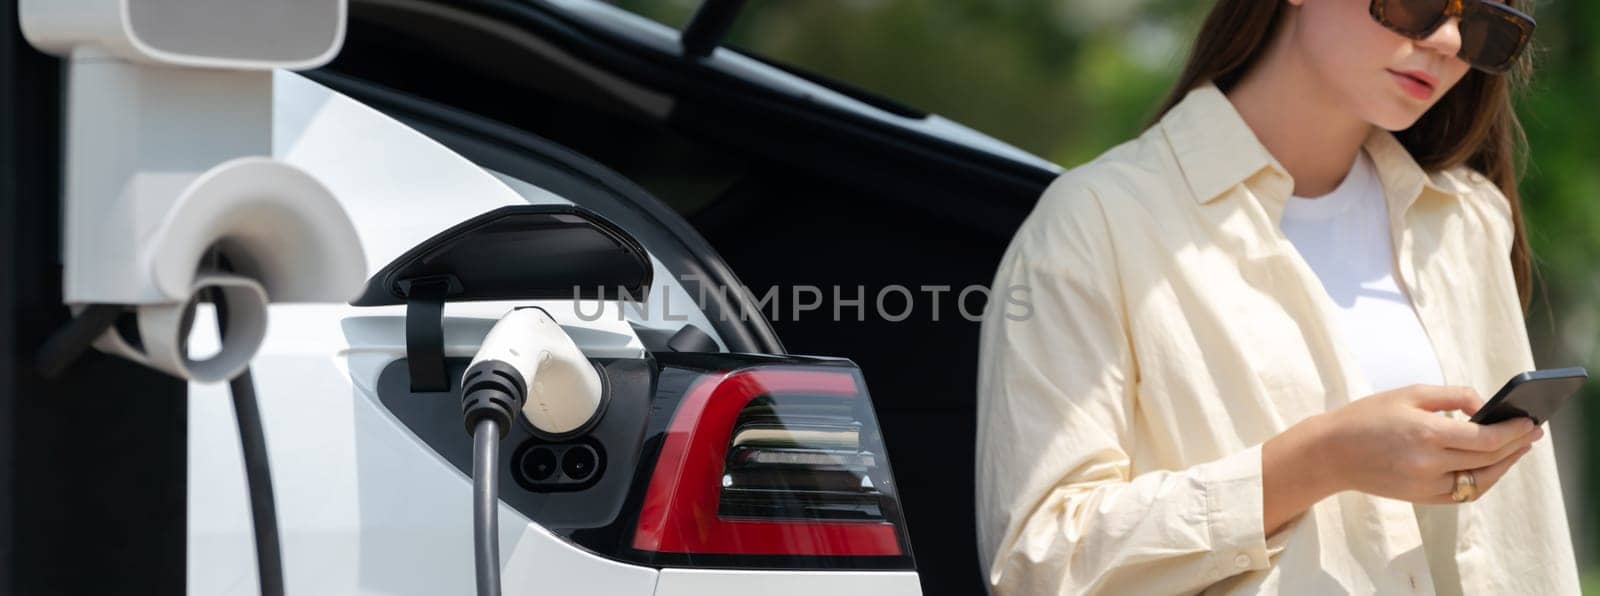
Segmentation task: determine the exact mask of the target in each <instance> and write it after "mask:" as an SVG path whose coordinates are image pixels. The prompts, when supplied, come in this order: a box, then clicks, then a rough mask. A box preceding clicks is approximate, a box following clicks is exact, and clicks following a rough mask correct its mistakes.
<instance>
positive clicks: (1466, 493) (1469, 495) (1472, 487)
mask: <svg viewBox="0 0 1600 596" xmlns="http://www.w3.org/2000/svg"><path fill="white" fill-rule="evenodd" d="M1450 498H1452V499H1455V501H1456V502H1457V503H1465V502H1467V501H1471V500H1473V499H1476V498H1478V477H1477V476H1474V475H1473V474H1472V470H1458V471H1457V472H1456V488H1455V490H1453V491H1450Z"/></svg>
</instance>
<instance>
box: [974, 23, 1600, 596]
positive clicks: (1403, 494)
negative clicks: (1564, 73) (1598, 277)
mask: <svg viewBox="0 0 1600 596" xmlns="http://www.w3.org/2000/svg"><path fill="white" fill-rule="evenodd" d="M1507 4H1512V5H1517V4H1522V2H1511V3H1507ZM1507 4H1502V3H1491V2H1488V1H1483V2H1480V1H1476V0H1448V1H1447V0H1280V1H1275V2H1273V1H1267V0H1221V1H1220V2H1218V3H1217V5H1216V7H1215V8H1214V9H1213V10H1212V12H1211V14H1210V16H1209V17H1208V18H1207V19H1206V21H1205V24H1204V26H1203V30H1202V31H1201V33H1200V36H1199V39H1198V41H1197V43H1196V44H1195V47H1194V51H1193V55H1192V57H1191V58H1190V61H1189V64H1188V66H1187V68H1186V69H1185V70H1184V73H1183V75H1182V78H1181V81H1180V83H1179V84H1178V86H1177V88H1176V90H1175V91H1174V92H1173V94H1172V97H1171V98H1170V99H1169V100H1168V101H1167V102H1166V105H1165V107H1164V108H1163V109H1162V110H1161V115H1160V116H1159V117H1158V120H1157V121H1156V122H1155V123H1154V124H1153V125H1152V126H1150V127H1149V128H1148V129H1147V130H1145V131H1144V132H1143V133H1142V134H1140V135H1139V136H1138V137H1137V138H1135V139H1133V140H1131V141H1128V142H1127V143H1124V144H1122V145H1119V146H1117V147H1115V148H1112V149H1111V150H1109V151H1107V152H1106V153H1104V154H1102V155H1101V156H1099V157H1098V158H1096V159H1094V160H1093V161H1091V162H1089V163H1087V164H1084V165H1081V166H1079V167H1076V168H1073V169H1071V170H1070V171H1068V172H1066V173H1064V174H1063V175H1061V176H1060V177H1059V178H1058V179H1057V180H1056V181H1054V182H1053V183H1052V184H1051V185H1050V187H1049V188H1048V189H1047V190H1046V191H1045V193H1044V195H1043V197H1042V198H1041V199H1040V201H1039V204H1038V205H1037V207H1036V208H1035V209H1034V211H1033V213H1032V214H1031V215H1030V216H1029V218H1028V219H1027V221H1026V223H1025V224H1024V225H1023V226H1022V228H1021V230H1020V231H1019V232H1018V233H1017V236H1016V238H1015V239H1014V240H1013V241H1012V244H1011V246H1010V248H1009V249H1008V250H1007V252H1006V255H1005V257H1004V259H1003V261H1002V263H1001V264H1000V267H999V271H998V273H997V274H996V278H995V288H996V291H997V292H998V291H1001V289H1007V290H1008V291H1013V292H1014V293H1013V294H1012V295H1018V294H1016V293H1015V291H1016V290H1020V291H1021V294H1020V295H1021V296H1025V297H1026V298H1025V299H1024V300H1021V302H1025V303H1026V306H1027V308H1023V309H1018V308H1011V309H1000V308H994V309H990V312H989V313H988V314H987V315H986V318H985V320H984V325H983V334H982V340H981V343H980V351H981V364H980V372H979V390H980V398H979V403H980V406H979V416H978V433H979V435H978V471H977V484H978V489H977V492H978V494H977V498H978V508H979V511H978V524H979V538H980V549H981V552H982V553H983V559H984V560H983V565H984V571H985V573H986V574H987V578H988V581H989V585H990V589H991V591H992V592H993V593H996V594H1077V593H1088V592H1104V593H1118V594H1170V593H1194V592H1199V591H1205V592H1212V593H1260V592H1268V593H1288V594H1329V593H1340V594H1343V593H1360V594H1366V593H1381V594H1399V593H1407V594H1410V593H1423V594H1427V593H1441V594H1457V593H1464V594H1572V593H1577V591H1578V583H1577V582H1578V579H1577V571H1576V568H1575V563H1574V561H1573V553H1572V545H1571V543H1570V538H1569V535H1568V527H1567V522H1566V518H1565V514H1564V510H1563V505H1562V501H1561V490H1560V486H1559V485H1558V482H1557V478H1556V467H1555V458H1554V455H1553V452H1552V450H1551V445H1550V439H1549V438H1548V436H1547V435H1546V434H1545V431H1543V430H1542V429H1540V428H1538V427H1536V426H1534V425H1533V424H1532V423H1531V422H1529V421H1528V420H1526V419H1519V420H1514V421H1507V422H1504V423H1500V424H1496V425H1492V426H1480V425H1476V424H1473V423H1470V422H1468V421H1466V418H1467V416H1468V415H1469V414H1470V413H1472V412H1473V411H1475V410H1476V409H1477V408H1478V406H1480V405H1481V404H1482V396H1484V395H1487V394H1490V393H1492V392H1493V391H1494V390H1496V389H1497V388H1499V386H1500V385H1501V384H1503V383H1504V382H1505V381H1506V380H1507V379H1509V378H1510V377H1511V376H1512V375H1514V374H1516V373H1518V372H1521V371H1525V370H1531V369H1533V368H1535V366H1534V362H1533V358H1532V356H1531V353H1530V350H1529V346H1528V339H1527V334H1526V330H1525V327H1524V323H1523V316H1524V314H1525V312H1526V308H1527V306H1526V305H1527V302H1528V294H1529V287H1530V285H1529V282H1528V278H1529V266H1528V259H1529V256H1528V248H1527V243H1526V240H1525V239H1524V237H1523V233H1522V223H1521V215H1520V208H1519V203H1518V195H1517V191H1516V173H1515V171H1514V168H1513V157H1514V149H1515V148H1516V144H1515V143H1514V141H1516V140H1520V138H1519V135H1520V127H1519V125H1518V122H1517V120H1516V117H1515V115H1514V113H1513V112H1512V109H1511V105H1510V93H1509V91H1508V87H1509V86H1510V84H1511V81H1509V80H1508V78H1510V79H1517V80H1521V79H1520V76H1521V75H1522V73H1523V72H1524V71H1525V70H1526V69H1527V64H1526V62H1527V60H1526V58H1525V57H1524V56H1522V53H1523V52H1522V50H1523V48H1524V47H1525V45H1526V43H1527V41H1528V37H1529V36H1530V35H1531V33H1532V28H1533V22H1532V19H1531V18H1529V17H1527V16H1526V15H1524V14H1522V13H1519V12H1517V11H1516V10H1514V9H1513V7H1512V6H1507ZM1508 70H1509V72H1508ZM1390 131H1398V132H1390Z"/></svg>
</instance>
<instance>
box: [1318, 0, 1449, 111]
mask: <svg viewBox="0 0 1600 596" xmlns="http://www.w3.org/2000/svg"><path fill="white" fill-rule="evenodd" d="M1288 1H1289V3H1290V4H1293V5H1297V6H1299V7H1300V11H1299V12H1300V14H1299V18H1296V19H1295V20H1294V24H1293V27H1294V31H1293V34H1292V36H1291V38H1290V43H1291V44H1293V46H1294V49H1295V51H1297V52H1299V53H1301V55H1302V57H1303V59H1304V61H1305V63H1306V64H1308V65H1309V66H1310V67H1311V69H1312V70H1313V71H1314V73H1313V74H1315V75H1317V76H1318V77H1319V78H1321V79H1322V81H1323V83H1324V84H1325V85H1326V86H1327V88H1330V89H1332V90H1333V91H1334V93H1335V94H1336V95H1338V96H1339V98H1340V101H1341V103H1343V104H1344V105H1346V106H1348V108H1349V109H1350V110H1351V111H1352V112H1354V114H1355V115H1356V116H1358V117H1360V118H1361V119H1363V120H1365V121H1367V122H1370V123H1372V124H1374V125H1376V126H1381V127H1383V128H1384V129H1387V130H1404V129H1406V128H1410V127H1411V125H1412V124H1413V123H1415V122H1416V121H1417V120H1418V119H1419V118H1421V117H1422V115H1423V113H1425V112H1427V111H1428V108H1430V107H1433V104H1434V103H1435V102H1438V101H1439V99H1440V98H1442V97H1444V94H1445V92H1447V91H1449V90H1450V88H1452V87H1454V86H1455V84H1456V83H1457V82H1460V81H1461V78H1462V77H1464V76H1466V74H1467V70H1468V68H1469V67H1468V66H1467V63H1466V62H1465V61H1463V60H1462V59H1460V58H1458V57H1456V52H1457V51H1459V50H1460V48H1461V32H1460V30H1459V29H1458V28H1457V24H1458V22H1459V21H1460V19H1458V18H1451V19H1450V20H1449V22H1447V23H1445V24H1444V25H1443V26H1441V27H1439V29H1438V30H1436V31H1434V32H1433V34H1432V35H1430V36H1428V38H1427V39H1422V40H1413V39H1410V38H1407V37H1405V36H1402V35H1400V34H1398V33H1395V32H1392V31H1390V30H1388V29H1385V28H1384V27H1383V25H1380V24H1378V22H1377V21H1375V20H1373V19H1372V16H1371V15H1370V14H1369V12H1368V9H1369V7H1370V5H1371V0H1288ZM1408 74H1409V75H1413V76H1415V77H1416V78H1420V79H1422V81H1421V82H1419V81H1417V80H1416V79H1414V78H1413V77H1412V76H1408Z"/></svg>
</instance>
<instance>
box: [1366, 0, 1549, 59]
mask: <svg viewBox="0 0 1600 596" xmlns="http://www.w3.org/2000/svg"><path fill="white" fill-rule="evenodd" d="M1370 12H1371V13H1372V18H1373V20H1376V21H1378V24H1380V25H1383V26H1384V27H1385V28H1387V29H1389V30H1390V31H1393V32H1395V33H1399V34H1401V35H1404V36H1406V37H1409V38H1412V39H1427V37H1428V36H1429V35H1433V32H1434V31H1437V30H1438V29H1439V27H1441V26H1443V25H1444V24H1445V22H1447V21H1449V20H1450V17H1461V24H1460V25H1459V28H1460V29H1461V51H1460V52H1458V53H1457V54H1456V55H1457V56H1460V57H1461V59H1462V60H1464V61H1466V63H1467V64H1470V65H1472V67H1473V68H1476V69H1478V70H1482V71H1486V72H1490V73H1494V74H1501V73H1504V72H1506V71H1507V70H1509V69H1510V68H1511V65H1512V63H1513V62H1515V61H1516V59H1517V56H1518V55H1520V54H1522V51H1523V50H1524V49H1526V48H1527V47H1528V40H1529V39H1532V38H1533V28H1534V26H1535V25H1536V23H1534V20H1533V17H1530V16H1528V15H1527V14H1524V13H1523V12H1521V11H1519V10H1517V9H1515V8H1512V7H1510V6H1506V5H1505V4H1503V3H1500V2H1493V1H1490V0H1372V8H1371V11H1370Z"/></svg>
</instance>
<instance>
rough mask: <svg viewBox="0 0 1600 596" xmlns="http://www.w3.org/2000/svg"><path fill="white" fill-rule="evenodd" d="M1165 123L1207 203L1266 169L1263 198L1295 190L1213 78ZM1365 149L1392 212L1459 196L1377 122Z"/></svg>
mask: <svg viewBox="0 0 1600 596" xmlns="http://www.w3.org/2000/svg"><path fill="white" fill-rule="evenodd" d="M1160 126H1161V129H1162V132H1163V133H1165V134H1166V137H1167V142H1168V144H1169V145H1171V147H1172V151H1173V153H1174V154H1175V155H1176V156H1177V160H1178V167H1179V168H1181V169H1182V170H1183V172H1182V173H1183V177H1184V180H1185V181H1186V182H1188V185H1189V190H1190V191H1191V192H1192V193H1193V196H1194V198H1195V200H1196V201H1198V202H1199V203H1201V204H1206V203H1210V202H1211V201H1213V200H1216V199H1217V198H1219V197H1221V196H1223V195H1224V194H1226V192H1225V191H1227V190H1228V189H1229V188H1232V187H1233V186H1235V185H1238V184H1240V183H1243V182H1245V181H1247V180H1250V179H1251V178H1253V177H1254V176H1256V175H1257V174H1260V173H1261V172H1262V171H1263V170H1270V176H1268V177H1267V179H1266V180H1265V181H1263V184H1261V185H1260V186H1259V187H1258V188H1257V189H1256V190H1258V192H1259V194H1260V195H1261V196H1262V197H1263V198H1266V199H1271V200H1272V201H1273V202H1275V203H1280V204H1281V203H1285V202H1287V200H1288V197H1289V195H1290V194H1291V193H1292V192H1293V191H1294V181H1293V179H1292V178H1291V177H1290V176H1289V173H1288V170H1286V169H1284V167H1283V164H1281V163H1279V162H1278V160H1277V158H1275V157H1273V156H1272V154H1271V153H1270V152H1268V151H1267V148H1266V147H1265V146H1263V145H1262V144H1261V141H1260V140H1259V139H1257V138H1256V135H1255V132H1254V131H1252V130H1250V127H1249V125H1247V124H1245V121H1244V118H1243V117H1241V116H1240V115H1239V112H1238V110H1237V109H1235V108H1234V107H1233V102H1232V101H1230V100H1229V99H1228V97H1227V96H1226V95H1223V93H1222V90H1221V89H1219V88H1217V86H1216V84H1215V83H1213V82H1210V81H1207V82H1205V83H1203V84H1201V85H1200V86H1198V87H1195V88H1194V89H1191V90H1190V91H1189V92H1188V94H1187V95H1185V96H1184V98H1183V99H1182V100H1181V101H1179V102H1178V104H1177V105H1175V106H1173V108H1172V109H1171V110H1169V111H1168V112H1167V113H1166V114H1165V115H1164V116H1162V117H1161V121H1160ZM1362 147H1363V148H1365V149H1366V150H1367V154H1368V155H1369V156H1371V157H1372V162H1373V164H1374V165H1375V166H1376V167H1377V174H1378V179H1379V181H1381V182H1382V184H1383V189H1384V194H1385V195H1386V196H1387V197H1388V198H1389V203H1390V207H1391V211H1392V213H1394V214H1400V213H1404V212H1405V210H1406V208H1408V207H1410V206H1411V204H1412V203H1414V202H1415V201H1416V200H1417V198H1418V197H1419V196H1421V194H1422V193H1423V191H1424V190H1429V191H1433V192H1436V193H1439V194H1442V195H1448V196H1455V193H1451V192H1449V191H1446V190H1444V189H1443V188H1440V186H1439V185H1437V184H1436V183H1435V182H1434V181H1433V180H1432V178H1431V177H1430V176H1429V175H1428V173H1427V172H1426V171H1424V170H1423V169H1422V167H1421V166H1419V165H1418V164H1417V162H1416V160H1415V159H1414V158H1412V157H1411V152H1410V151H1408V150H1407V149H1406V148H1405V145H1402V144H1401V143H1400V141H1399V139H1396V138H1394V133H1391V132H1389V131H1387V130H1384V129H1383V128H1381V127H1378V126H1373V127H1372V132H1371V133H1369V134H1368V135H1367V138H1366V140H1365V141H1363V142H1362Z"/></svg>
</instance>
